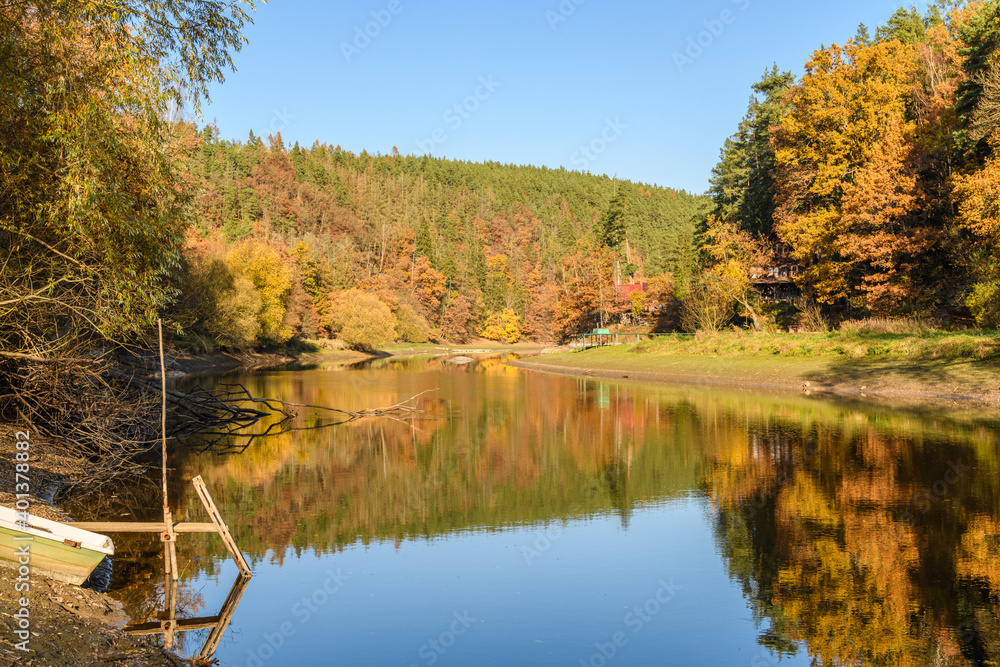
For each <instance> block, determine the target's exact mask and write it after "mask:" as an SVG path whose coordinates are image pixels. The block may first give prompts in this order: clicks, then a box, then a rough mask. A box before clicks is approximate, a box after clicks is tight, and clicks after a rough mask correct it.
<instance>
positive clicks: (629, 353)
mask: <svg viewBox="0 0 1000 667" xmlns="http://www.w3.org/2000/svg"><path fill="white" fill-rule="evenodd" d="M512 365H514V366H518V367H521V368H530V369H532V370H539V371H547V372H556V373H566V374H573V375H585V376H595V377H611V378H631V379H641V380H651V381H658V382H679V383H691V384H704V385H720V386H734V387H767V388H774V389H784V390H790V391H798V392H802V391H807V392H809V393H816V392H831V393H842V394H858V395H872V396H895V397H908V398H925V399H941V398H945V399H967V400H975V401H981V402H984V403H991V404H1000V340H998V339H997V337H995V336H991V335H988V334H948V333H937V334H933V335H928V336H907V335H886V334H879V335H872V336H864V335H861V336H857V335H846V336H844V335H840V334H839V333H833V334H778V335H767V334H761V335H750V334H745V333H735V332H732V333H728V332H727V333H723V334H715V335H714V336H701V337H691V338H686V339H685V338H679V337H664V338H660V339H658V340H656V341H644V342H641V343H639V344H632V345H615V346H607V347H601V348H591V349H589V350H585V351H579V352H564V353H559V354H549V355H544V356H540V357H532V358H530V359H522V360H520V361H517V362H513V364H512Z"/></svg>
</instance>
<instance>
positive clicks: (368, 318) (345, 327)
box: [331, 289, 396, 351]
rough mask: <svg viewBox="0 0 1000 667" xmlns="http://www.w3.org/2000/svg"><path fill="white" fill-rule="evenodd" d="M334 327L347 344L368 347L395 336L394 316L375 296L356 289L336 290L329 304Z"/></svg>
mask: <svg viewBox="0 0 1000 667" xmlns="http://www.w3.org/2000/svg"><path fill="white" fill-rule="evenodd" d="M331 313H332V318H333V326H334V329H335V330H337V331H339V332H340V338H341V340H343V341H344V343H345V344H347V345H348V346H349V347H352V348H354V349H356V350H366V351H371V350H375V349H378V348H379V347H380V346H382V345H386V344H388V343H391V342H392V341H394V340H395V339H396V318H395V317H393V314H392V311H391V310H390V309H389V306H387V305H385V304H384V303H383V302H382V301H381V300H380V299H379V298H378V297H377V296H375V295H374V294H369V293H368V292H362V291H361V290H358V289H351V290H346V291H344V292H340V293H339V294H336V295H335V296H334V298H333V304H332V308H331Z"/></svg>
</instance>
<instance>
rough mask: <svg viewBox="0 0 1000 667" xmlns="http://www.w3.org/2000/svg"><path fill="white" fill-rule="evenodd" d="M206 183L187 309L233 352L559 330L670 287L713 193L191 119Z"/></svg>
mask: <svg viewBox="0 0 1000 667" xmlns="http://www.w3.org/2000/svg"><path fill="white" fill-rule="evenodd" d="M177 131H178V133H179V134H180V135H181V139H180V142H181V143H182V145H183V146H184V147H185V152H184V158H185V169H186V172H187V174H186V175H187V178H188V180H189V182H190V183H191V184H192V188H193V191H194V192H195V193H196V194H195V199H194V212H193V216H192V223H191V225H190V226H189V228H188V231H187V235H186V242H185V245H184V250H183V255H184V270H183V271H182V272H181V274H180V275H179V288H180V291H181V293H182V298H181V300H180V302H179V307H178V308H177V309H176V310H175V311H173V314H174V315H175V319H176V322H177V323H178V324H179V326H180V327H181V328H182V329H183V330H184V331H186V332H190V333H195V334H201V335H202V336H206V337H208V338H210V339H212V340H216V341H219V342H221V343H223V344H227V345H237V346H245V345H252V344H256V343H261V342H284V341H286V340H288V339H289V338H291V337H293V336H296V337H304V338H317V337H328V336H331V335H338V336H340V337H341V338H343V339H344V340H345V341H346V342H347V343H348V344H351V345H356V346H362V347H366V346H367V347H373V346H377V345H381V344H385V343H389V342H392V340H394V339H396V338H398V339H400V340H405V341H410V342H423V341H426V340H427V339H428V337H434V338H444V339H447V340H450V341H454V342H464V341H467V340H469V339H471V338H474V337H479V336H485V337H486V338H490V339H493V340H504V341H507V342H514V341H517V340H518V339H519V338H521V337H530V338H533V339H536V340H554V339H556V338H558V337H560V336H561V335H564V334H569V333H574V332H576V331H578V330H580V329H581V328H587V329H589V328H591V327H592V326H593V325H594V324H596V323H597V322H598V321H599V317H600V313H601V312H604V313H609V314H621V313H623V312H627V311H628V310H629V309H632V308H636V309H641V307H642V304H641V303H638V302H637V301H636V300H635V299H631V298H629V299H628V300H625V299H624V298H622V297H620V296H619V294H618V291H617V289H616V286H617V285H618V284H621V283H623V282H634V281H639V280H642V281H648V280H650V279H653V278H658V284H661V285H664V286H666V287H667V292H668V293H669V294H670V296H672V291H673V289H674V288H677V289H680V290H683V289H684V288H685V286H686V285H687V284H688V283H689V282H690V280H691V276H692V274H693V273H694V272H695V270H696V264H697V257H696V247H695V246H696V237H697V230H696V228H697V225H698V224H699V221H700V220H701V219H703V216H704V210H706V208H707V199H706V198H704V197H699V196H692V195H690V194H688V193H686V192H683V191H676V190H671V189H667V188H660V187H653V186H648V185H644V184H636V183H630V182H627V181H618V180H615V179H610V178H607V177H603V176H594V175H590V174H581V173H575V172H569V171H565V170H562V169H559V170H553V169H546V168H536V167H526V166H514V165H502V164H497V163H485V164H476V163H467V162H456V161H451V160H444V159H437V158H431V157H427V156H423V157H413V156H401V155H399V154H398V153H397V152H396V151H395V150H394V151H393V153H392V154H391V155H369V154H367V153H365V152H362V153H361V154H360V155H354V154H352V153H351V152H348V151H345V150H342V149H341V148H340V147H339V146H338V147H330V146H327V145H323V144H319V143H315V144H314V145H313V146H312V147H310V148H302V147H300V146H299V145H298V144H295V145H294V146H291V147H287V146H286V145H285V144H284V142H283V140H282V137H281V135H280V134H278V135H276V136H271V137H269V138H268V139H267V140H266V141H264V140H262V139H260V138H258V137H255V136H254V135H253V133H251V135H250V137H249V138H248V140H247V141H245V142H232V141H227V140H224V139H220V138H219V137H218V133H217V131H216V130H214V129H213V128H212V127H211V126H207V127H205V128H204V129H203V130H201V131H198V130H196V129H195V128H194V127H193V126H190V125H187V126H181V127H178V128H177Z"/></svg>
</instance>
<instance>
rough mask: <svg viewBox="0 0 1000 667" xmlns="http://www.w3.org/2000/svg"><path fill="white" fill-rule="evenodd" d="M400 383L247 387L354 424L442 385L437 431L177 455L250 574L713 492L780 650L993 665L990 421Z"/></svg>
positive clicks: (408, 375) (202, 567) (334, 432)
mask: <svg viewBox="0 0 1000 667" xmlns="http://www.w3.org/2000/svg"><path fill="white" fill-rule="evenodd" d="M427 363H435V364H440V362H439V361H433V362H427ZM394 368H395V367H393V366H391V365H388V366H384V367H383V368H381V369H377V370H372V371H371V372H363V371H361V372H358V371H352V372H350V373H328V374H324V373H323V372H321V371H312V372H309V373H285V374H274V375H268V376H264V377H257V378H248V379H247V382H248V388H249V389H251V391H253V392H254V393H255V394H256V395H269V396H280V397H281V398H283V399H285V400H290V401H293V402H298V403H309V404H318V405H336V406H338V407H343V408H344V409H349V410H350V409H360V408H364V407H368V406H371V405H390V404H392V403H394V402H396V401H398V400H399V399H400V398H406V397H408V396H412V395H414V394H416V393H417V392H419V391H421V390H423V389H426V388H430V387H437V386H440V391H437V392H434V393H433V394H430V395H427V397H426V398H425V399H422V407H423V408H424V409H426V410H427V413H428V418H426V419H419V420H413V421H410V422H409V423H402V422H398V421H394V420H389V419H379V420H368V421H364V422H357V423H353V424H349V425H344V426H339V427H336V428H333V429H329V430H322V431H314V432H295V433H287V434H284V435H281V436H277V437H274V438H268V439H265V440H260V441H257V442H255V443H254V446H253V447H252V448H250V449H248V450H247V451H246V452H245V453H244V454H242V455H239V456H231V457H214V458H212V457H204V456H195V455H187V456H182V457H180V458H179V459H177V460H176V465H177V468H178V475H177V477H178V479H185V478H189V477H191V476H193V475H195V474H201V475H202V476H203V477H204V479H205V480H206V482H207V484H208V486H209V487H210V488H211V490H212V493H213V496H214V497H215V498H216V501H217V502H218V503H219V505H220V507H222V508H223V512H224V514H225V515H226V516H227V517H233V519H232V520H230V522H229V523H230V527H231V529H232V531H233V533H234V536H235V538H236V540H237V542H238V543H239V544H240V546H241V548H242V549H243V551H244V553H245V554H246V555H247V556H248V558H249V559H250V560H251V561H257V562H259V561H261V560H263V559H270V560H274V561H276V562H281V561H282V560H283V559H285V558H288V557H289V556H290V555H299V554H303V553H309V552H315V553H330V552H335V551H337V550H339V549H343V548H346V547H348V546H349V545H353V544H356V543H359V542H360V543H363V544H368V543H370V542H373V541H387V542H390V541H391V542H393V543H395V544H397V545H398V544H401V543H403V542H404V541H406V540H413V539H428V538H436V537H440V536H442V535H446V534H451V533H455V532H461V531H491V530H501V529H504V528H508V527H515V526H524V525H528V524H539V523H546V522H553V521H562V520H566V519H568V518H578V517H585V516H593V515H596V514H614V515H617V516H619V517H620V519H621V522H622V525H623V526H624V527H626V528H627V527H628V523H629V520H630V518H631V516H632V515H633V513H634V512H635V511H636V510H637V509H638V508H640V507H641V506H642V505H643V504H646V503H654V502H661V501H663V500H664V499H666V498H671V497H676V496H679V495H683V494H688V493H691V492H692V491H695V492H705V493H707V494H708V495H709V497H710V498H711V501H712V503H713V504H714V507H715V517H716V524H717V526H716V527H717V535H718V542H719V548H720V551H721V552H722V554H723V556H724V559H725V561H726V563H727V566H728V568H729V571H730V574H731V576H732V577H733V579H734V580H735V581H736V582H738V583H739V584H740V585H741V586H742V587H743V590H744V594H745V595H746V597H747V599H748V600H749V601H751V607H752V609H753V613H754V614H755V617H756V619H757V620H758V622H759V625H760V632H761V635H760V643H761V644H762V645H764V646H766V647H768V648H770V649H772V650H773V651H774V652H775V653H779V654H780V653H786V654H787V653H791V652H797V651H806V652H808V653H809V655H810V656H811V657H812V659H813V660H814V662H815V663H816V664H838V665H840V664H843V665H853V664H859V665H860V664H865V665H868V664H871V665H909V664H914V665H915V664H936V665H948V664H955V665H964V664H981V663H983V662H985V661H988V660H996V659H998V658H1000V622H998V620H997V619H998V611H1000V607H998V605H997V600H998V596H1000V540H998V533H1000V529H998V526H997V517H998V515H1000V514H998V513H1000V488H998V487H1000V483H998V476H997V472H998V468H1000V465H998V456H1000V453H998V451H997V445H998V444H1000V443H998V437H997V433H998V431H997V427H996V425H994V424H992V423H989V422H986V421H982V420H980V421H976V419H975V417H972V418H969V419H957V418H949V417H945V416H940V415H938V416H935V415H928V414H922V413H920V412H916V411H907V410H890V409H873V408H862V407H857V406H850V405H845V404H833V403H829V402H824V401H819V400H814V399H811V398H807V397H793V398H788V397H784V396H782V397H768V396H766V395H759V394H758V395H752V394H749V393H719V392H712V391H704V390H700V389H692V388H671V387H651V386H643V385H639V384H626V383H613V382H603V383H602V382H597V381H593V380H585V379H567V378H562V377H551V376H545V375H534V374H523V373H521V372H519V371H516V370H513V369H509V368H507V367H505V366H503V365H502V364H501V363H499V361H497V362H489V363H481V364H477V365H475V366H472V365H470V366H465V367H459V368H454V369H451V368H450V367H449V366H447V365H440V367H439V370H441V373H443V375H442V374H441V373H437V372H432V370H433V369H430V368H429V366H428V365H427V364H426V363H425V364H424V365H421V364H420V363H418V362H411V363H410V366H409V367H407V368H405V369H395V371H398V372H394ZM949 464H952V465H951V466H950V467H949ZM956 467H957V469H958V470H959V472H957V473H956V472H954V471H955V470H956ZM966 467H967V469H966ZM949 471H952V472H951V473H949ZM956 475H957V477H956ZM176 488H177V490H178V491H177V495H176V496H174V497H176V498H179V499H180V505H181V506H180V507H179V508H177V511H176V512H175V517H176V518H177V520H179V521H188V520H195V521H196V520H201V518H202V517H201V516H200V514H199V512H200V503H199V502H198V500H197V498H196V497H194V496H193V495H191V496H184V495H182V494H184V493H185V492H186V488H187V487H186V484H178V485H177V486H176ZM172 493H173V491H172ZM181 548H182V553H181V557H182V558H183V559H185V560H186V562H187V563H188V569H187V570H186V572H185V574H186V575H187V576H189V577H190V576H191V575H193V574H196V573H208V574H213V575H214V574H217V573H218V563H219V562H221V561H222V560H224V559H225V558H226V554H225V552H224V550H223V547H222V546H221V545H220V544H219V543H218V541H217V540H214V539H211V537H210V536H199V535H190V536H186V539H185V541H184V543H183V544H182V545H181ZM151 569H152V568H151ZM136 570H141V568H136ZM132 574H139V572H133V573H132ZM135 581H136V583H134V584H130V585H134V586H135V590H136V594H135V596H134V600H136V602H135V603H134V604H135V605H139V607H138V608H139V609H140V611H141V610H142V609H144V608H146V607H142V605H140V603H139V602H137V600H138V599H139V598H140V597H141V595H140V593H139V592H138V591H141V590H142V589H143V587H144V586H145V588H146V590H147V591H148V590H150V587H155V583H154V582H149V581H146V582H145V583H144V582H143V581H141V579H140V578H138V577H137V578H136V579H135ZM128 607H129V605H128V604H126V608H127V609H128Z"/></svg>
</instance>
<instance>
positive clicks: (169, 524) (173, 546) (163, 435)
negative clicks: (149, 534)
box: [156, 319, 180, 648]
mask: <svg viewBox="0 0 1000 667" xmlns="http://www.w3.org/2000/svg"><path fill="white" fill-rule="evenodd" d="M156 325H157V330H158V332H159V338H160V396H162V397H163V402H162V404H161V405H160V449H161V452H162V464H161V466H160V469H161V471H162V476H163V533H162V534H161V535H160V539H161V540H163V564H164V569H165V570H166V573H167V574H169V575H170V576H171V577H173V580H174V581H177V580H178V578H179V577H180V574H179V573H178V572H177V569H178V568H177V534H176V533H175V532H174V521H173V517H171V515H170V503H169V500H168V498H167V365H166V362H165V361H164V357H163V320H162V319H158V320H157V321H156ZM164 636H165V637H167V638H168V639H169V640H172V639H173V632H171V633H170V634H169V635H164ZM167 648H170V646H169V645H168V646H167Z"/></svg>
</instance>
